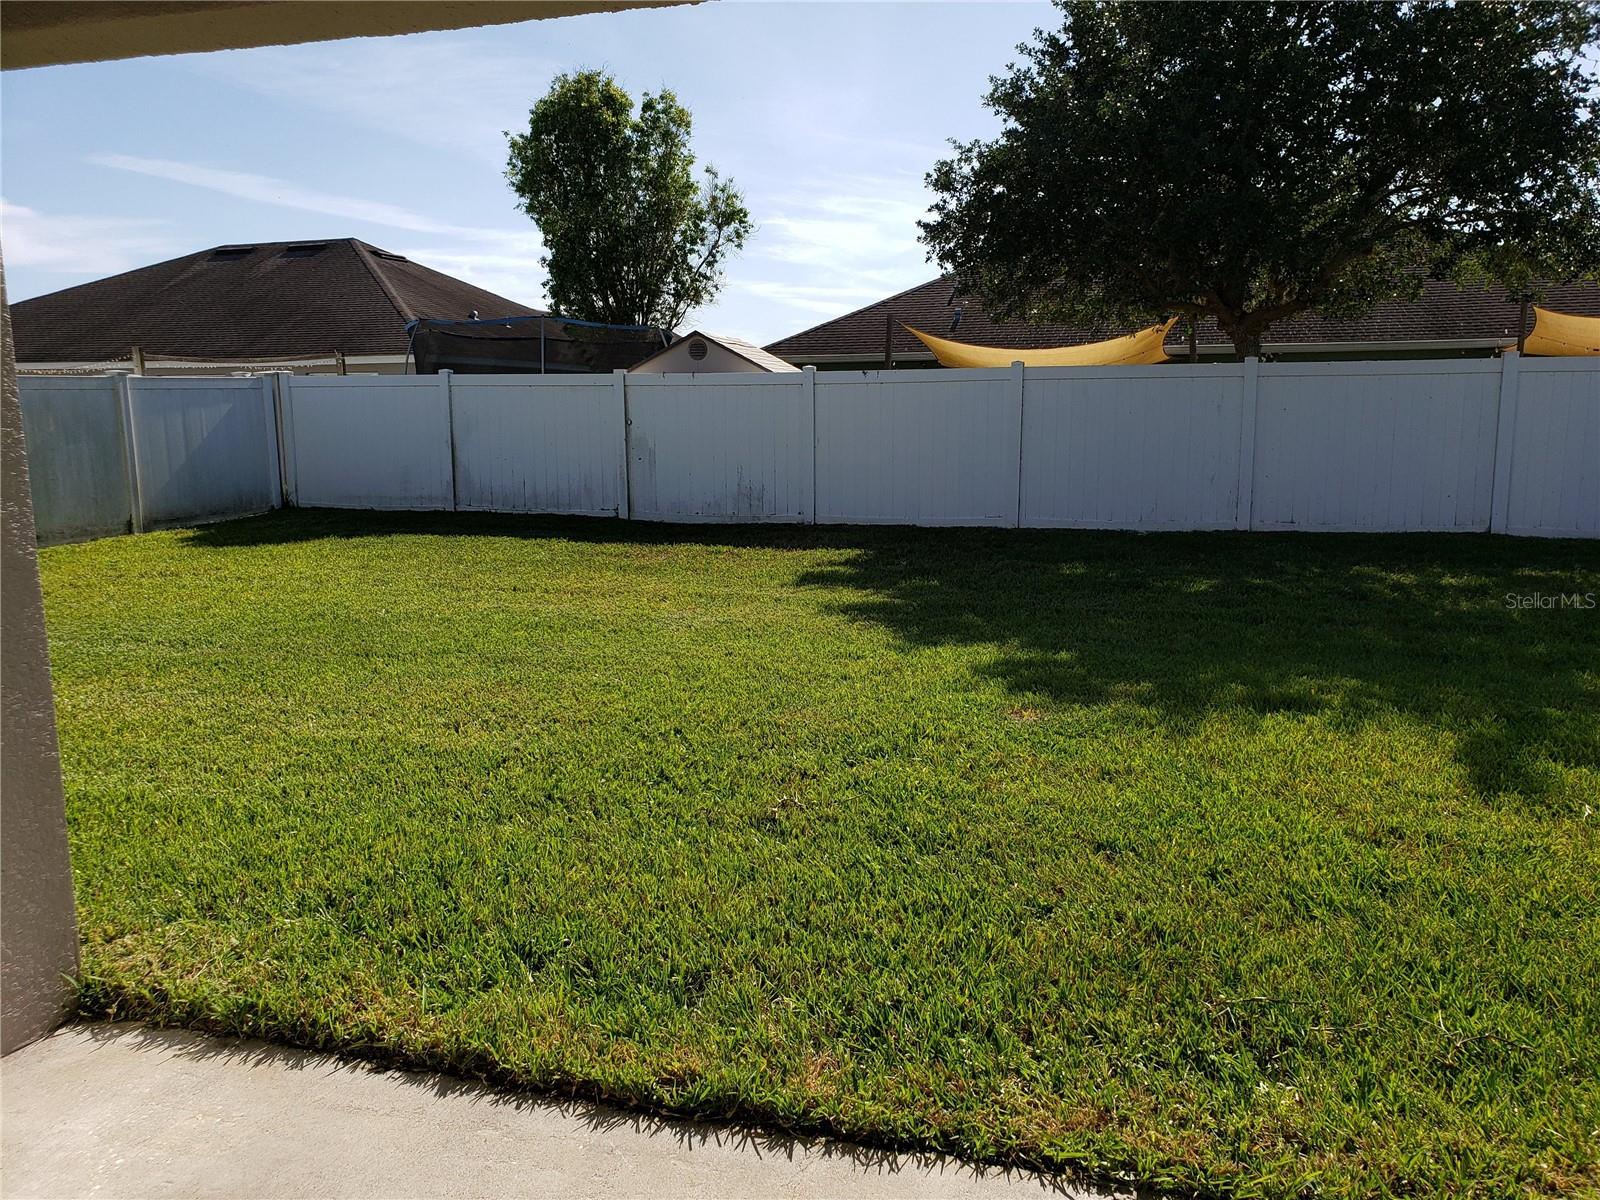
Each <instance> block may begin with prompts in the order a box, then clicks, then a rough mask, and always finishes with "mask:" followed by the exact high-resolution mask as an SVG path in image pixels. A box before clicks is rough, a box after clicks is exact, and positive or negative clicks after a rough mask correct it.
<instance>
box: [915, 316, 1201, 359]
mask: <svg viewBox="0 0 1600 1200" xmlns="http://www.w3.org/2000/svg"><path fill="white" fill-rule="evenodd" d="M1177 319H1178V318H1177V317H1173V318H1172V320H1171V321H1168V322H1167V323H1166V324H1164V325H1152V326H1150V328H1148V329H1141V330H1139V331H1138V332H1137V333H1130V334H1127V335H1126V336H1124V337H1119V338H1111V339H1109V340H1108V341H1104V342H1089V343H1087V344H1085V345H1082V346H1049V347H1045V348H1043V349H1038V350H1008V349H1006V348H1005V347H1003V346H971V345H968V344H967V343H966V342H952V341H950V340H949V339H947V338H942V337H934V336H933V334H931V333H923V332H922V330H920V329H913V328H912V327H911V326H909V325H905V326H903V328H904V329H905V330H906V331H907V332H908V333H914V334H916V335H917V337H919V338H921V339H922V344H923V345H925V346H926V347H927V348H928V349H929V350H932V351H933V356H934V357H935V358H937V359H938V360H939V362H940V364H941V365H943V366H946V367H1009V366H1010V365H1011V364H1012V363H1014V362H1020V363H1023V364H1024V365H1026V366H1030V367H1135V366H1145V365H1148V364H1150V363H1163V362H1166V361H1167V352H1166V351H1165V350H1164V349H1162V345H1163V343H1164V342H1165V341H1166V340H1167V331H1168V330H1169V329H1171V328H1172V326H1173V324H1174V322H1176V321H1177Z"/></svg>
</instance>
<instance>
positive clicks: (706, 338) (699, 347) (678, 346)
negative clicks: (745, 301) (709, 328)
mask: <svg viewBox="0 0 1600 1200" xmlns="http://www.w3.org/2000/svg"><path fill="white" fill-rule="evenodd" d="M799 369H800V368H798V367H796V366H794V365H792V364H790V363H786V362H784V361H783V359H781V358H779V357H778V356H777V355H776V354H768V353H767V352H766V351H765V350H763V349H762V348H761V347H760V346H752V345H751V344H750V343H749V342H746V341H744V340H742V339H740V338H736V337H714V336H713V335H711V334H709V333H702V332H700V330H698V329H696V330H692V331H690V332H689V333H686V334H684V335H683V336H682V337H681V338H679V339H678V340H677V341H675V342H673V343H672V345H670V346H668V347H667V348H666V349H664V350H658V351H656V353H654V354H652V355H651V356H650V357H649V358H647V359H645V360H644V361H643V362H641V363H636V364H635V365H634V366H632V367H629V368H628V370H629V371H630V372H632V371H650V372H654V373H658V374H668V373H674V374H675V373H680V372H704V371H798V370H799Z"/></svg>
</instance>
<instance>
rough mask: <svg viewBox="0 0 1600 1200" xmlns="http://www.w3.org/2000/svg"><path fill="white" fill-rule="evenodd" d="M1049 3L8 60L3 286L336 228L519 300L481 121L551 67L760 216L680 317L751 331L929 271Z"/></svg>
mask: <svg viewBox="0 0 1600 1200" xmlns="http://www.w3.org/2000/svg"><path fill="white" fill-rule="evenodd" d="M1053 17H1054V14H1053V10H1052V9H1051V8H1050V7H1049V6H1048V5H1046V4H1043V3H982V4H980V3H971V4H968V3H943V4H914V3H893V4H891V3H876V4H848V3H813V4H784V3H779V4H755V3H734V2H728V0H722V2H719V3H712V4H704V5H700V6H698V7H694V8H682V9H674V10H664V11H663V10H654V11H642V12H624V13H607V14H596V15H593V16H586V17H573V18H565V19H560V20H553V21H537V22H531V23H527V24H522V25H513V26H501V27H497V28H492V29H479V30H467V31H460V32H447V33H431V34H417V35H413V36H410V37H403V38H364V39H356V40H351V41H345V42H331V43H325V44H322V45H312V46H289V47H275V48H270V49H262V50H243V51H228V52H224V53H219V54H195V55H182V56H178V57H172V58H162V59H144V60H138V61H132V62H123V63H102V64H91V65H84V66H70V67H49V68H43V69H38V70H32V71H20V72H8V73H7V74H6V75H5V76H4V80H3V96H0V98H3V110H0V139H3V140H0V195H3V197H4V203H5V208H4V210H3V217H0V220H3V237H4V248H5V261H6V275H7V284H8V290H9V291H10V294H11V298H12V299H13V300H17V299H24V298H26V297H28V296H35V295H39V294H41V293H44V292H49V291H54V290H56V289H57V288H62V287H68V286H71V285H72V284H75V283H82V282H84V281H86V280H89V279H95V278H99V277H101V276H104V275H109V274H114V273H115V272H117V271H123V270H128V269H129V268H132V267H137V266H142V265H144V264H146V263H150V262H157V261H160V260H162V259H164V258H171V257H174V256H176V255H180V254H185V253H188V252H189V251H192V250H198V249H202V248H204V247H207V246H213V245H220V244H223V243H227V242H251V241H275V240H283V239H313V238H327V237H345V236H355V237H360V238H363V239H365V240H367V241H369V242H372V243H374V244H376V245H378V246H382V247H384V248H386V249H389V250H394V251H397V252H399V253H402V254H405V255H407V256H409V257H411V258H414V259H416V260H417V261H419V262H423V263H426V264H428V265H430V266H433V267H436V268H438V269H439V270H442V271H446V272H448V273H450V274H453V275H459V276H461V277H463V278H466V279H471V280H473V281H474V282H476V283H478V284H481V285H482V286H485V287H488V288H490V289H492V290H494V291H497V292H500V293H501V294H503V295H506V296H509V297H511V298H512V299H515V300H519V301H523V302H525V303H528V304H539V303H541V302H542V301H543V299H544V296H543V292H542V282H543V274H542V272H541V271H540V269H539V266H538V261H537V260H538V256H539V242H538V234H537V230H536V229H535V228H534V226H533V223H532V222H531V221H529V220H528V219H527V218H526V217H525V216H523V215H522V214H521V213H519V212H518V211H517V210H516V208H515V205H514V199H513V197H512V195H511V193H510V191H509V190H508V188H507V187H506V184H505V181H504V178H503V175H502V172H503V170H504V163H505V149H504V138H503V137H502V134H501V131H502V130H506V129H518V128H523V127H525V126H526V122H527V110H528V108H529V106H530V105H531V104H532V103H533V101H534V100H535V99H537V98H538V96H540V95H541V94H543V92H544V91H545V89H546V88H547V87H548V86H549V83H550V80H551V79H552V78H553V77H554V76H555V75H557V74H559V73H560V72H562V71H568V70H573V69H575V68H579V67H602V68H604V69H606V70H609V71H611V72H612V73H613V74H615V75H616V76H617V78H618V79H619V80H620V81H621V83H622V84H623V86H624V87H625V88H627V89H628V90H629V92H630V93H632V94H633V95H634V96H635V98H637V97H638V95H639V94H640V93H641V92H645V91H656V90H659V89H660V88H662V87H670V88H672V89H673V90H675V91H676V92H677V94H678V96H679V98H680V99H681V100H682V101H683V102H684V103H686V104H687V105H688V107H689V109H690V111H691V112H693V114H694V118H695V137H694V145H695V150H696V152H697V154H698V155H699V157H700V160H701V162H711V163H714V164H715V165H716V166H717V167H718V168H719V169H721V170H722V171H723V172H724V173H725V174H728V175H731V176H732V177H733V179H734V180H735V182H736V183H737V184H738V185H739V186H740V187H741V188H742V189H743V190H744V192H745V195H746V198H747V200H748V202H749V205H750V208H751V211H752V214H753V216H754V218H755V220H756V223H757V225H758V227H759V228H758V231H757V233H756V235H755V237H754V238H753V239H752V242H751V244H750V246H749V247H748V248H747V249H746V250H745V252H744V254H743V255H742V256H741V257H739V258H737V259H735V260H734V261H733V262H732V263H731V264H730V267H729V270H728V281H727V287H726V289H725V291H724V292H723V294H722V296H721V297H719V299H718V300H717V301H716V303H715V304H714V305H712V306H711V307H709V308H707V309H705V310H702V311H700V312H698V313H696V314H694V315H692V316H691V318H690V319H691V321H692V322H693V323H695V324H698V325H701V326H704V327H705V328H707V329H710V330H712V331H714V332H722V333H731V334H736V335H740V336H743V337H747V338H750V339H752V340H755V341H757V342H767V341H771V340H773V339H774V338H777V337H781V336H783V335H785V334H787V333H792V332H794V331H796V330H799V329H802V328H805V327H807V326H809V325H813V324H815V323H817V322H818V321H821V320H825V319H827V318H828V317H831V316H835V315H838V314H840V313H844V312H847V311H849V310H850V309H853V308H856V307H859V306H861V305H863V304H867V303H870V302H871V301H873V300H875V299H878V298H880V297H882V296H885V295H888V294H890V293H892V292H895V291H899V290H901V289H903V288H906V287H910V286H912V285H914V284H916V283H920V282H921V281H923V280H924V279H927V278H930V277H931V276H932V275H933V274H935V273H936V268H934V267H932V266H931V265H929V264H928V263H927V261H926V259H925V255H924V251H923V249H922V247H921V246H920V245H919V244H918V242H917V229H916V225H915V222H916V220H917V218H918V217H919V216H920V215H921V214H922V212H923V211H924V210H925V208H926V206H927V201H928V197H927V193H926V191H925V189H924V187H923V182H922V180H923V175H924V173H925V172H926V171H927V169H928V168H929V166H931V165H932V163H933V162H934V160H935V159H936V158H938V157H939V156H940V154H941V153H942V152H943V151H944V149H945V140H946V139H947V138H951V137H954V138H960V139H967V138H972V137H977V136H985V135H988V134H991V133H993V132H994V130H995V128H996V123H995V119H994V117H993V116H992V114H990V113H989V112H988V111H987V110H986V109H984V108H983V106H982V103H981V99H982V96H983V94H984V92H985V91H986V88H987V80H988V77H989V76H990V75H993V74H995V73H997V72H999V71H1001V70H1003V69H1004V67H1005V66H1006V64H1007V63H1009V62H1011V61H1013V60H1014V59H1015V57H1016V55H1015V46H1016V44H1017V43H1018V42H1019V41H1024V40H1026V39H1027V38H1028V36H1029V34H1030V33H1031V31H1032V30H1033V29H1034V28H1035V27H1036V26H1040V25H1051V24H1053V23H1054V20H1053Z"/></svg>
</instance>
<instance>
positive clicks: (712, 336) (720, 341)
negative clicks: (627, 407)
mask: <svg viewBox="0 0 1600 1200" xmlns="http://www.w3.org/2000/svg"><path fill="white" fill-rule="evenodd" d="M690 338H701V339H702V340H704V341H707V342H715V343H716V344H717V345H719V346H721V347H722V348H723V349H724V350H726V351H728V353H730V354H736V355H738V356H739V357H740V358H742V359H744V360H745V361H746V362H751V363H754V364H755V365H756V366H758V367H760V368H761V369H762V370H763V371H795V370H798V369H799V368H798V367H796V366H795V365H794V364H793V363H788V362H784V361H783V359H781V358H779V357H778V356H777V355H776V354H768V353H767V352H766V351H765V350H763V349H762V348H761V347H760V346H755V345H752V344H751V343H749V342H747V341H745V340H744V339H743V338H736V337H728V336H727V335H726V334H721V333H706V332H705V331H703V330H700V329H691V330H690V331H689V332H688V333H686V334H684V335H683V336H682V337H680V338H678V340H677V341H675V342H673V343H672V345H670V346H665V347H663V348H662V349H660V350H657V351H656V352H655V353H654V354H652V355H651V356H650V357H649V358H647V359H645V360H644V361H643V362H640V363H635V364H634V365H633V366H632V367H630V368H629V370H633V371H648V370H649V369H650V364H651V363H653V362H655V360H656V359H658V358H660V357H661V356H662V355H664V354H669V353H671V352H672V351H673V350H675V349H676V348H677V347H679V346H681V345H683V343H684V342H687V341H688V340H689V339H690Z"/></svg>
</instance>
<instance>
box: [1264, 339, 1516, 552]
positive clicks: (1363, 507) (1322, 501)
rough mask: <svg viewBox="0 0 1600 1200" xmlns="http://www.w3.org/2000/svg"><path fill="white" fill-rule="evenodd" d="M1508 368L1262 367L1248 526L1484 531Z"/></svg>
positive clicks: (1468, 364)
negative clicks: (1502, 389) (1502, 373)
mask: <svg viewBox="0 0 1600 1200" xmlns="http://www.w3.org/2000/svg"><path fill="white" fill-rule="evenodd" d="M1500 371H1501V364H1500V363H1499V362H1496V361H1493V360H1474V359H1461V360H1451V361H1425V362H1338V363H1263V364H1262V365H1261V368H1260V393H1259V395H1258V397H1257V409H1258V412H1259V419H1258V425H1257V428H1256V443H1255V480H1254V500H1253V506H1254V508H1253V519H1252V521H1251V528H1253V529H1308V530H1327V531H1337V530H1352V531H1355V530H1372V531H1380V530H1388V531H1394V532H1401V531H1406V530H1443V531H1465V530H1487V529H1488V528H1489V515H1490V504H1491V501H1492V493H1493V483H1494V447H1495V427H1496V422H1497V415H1498V412H1499V395H1500Z"/></svg>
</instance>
